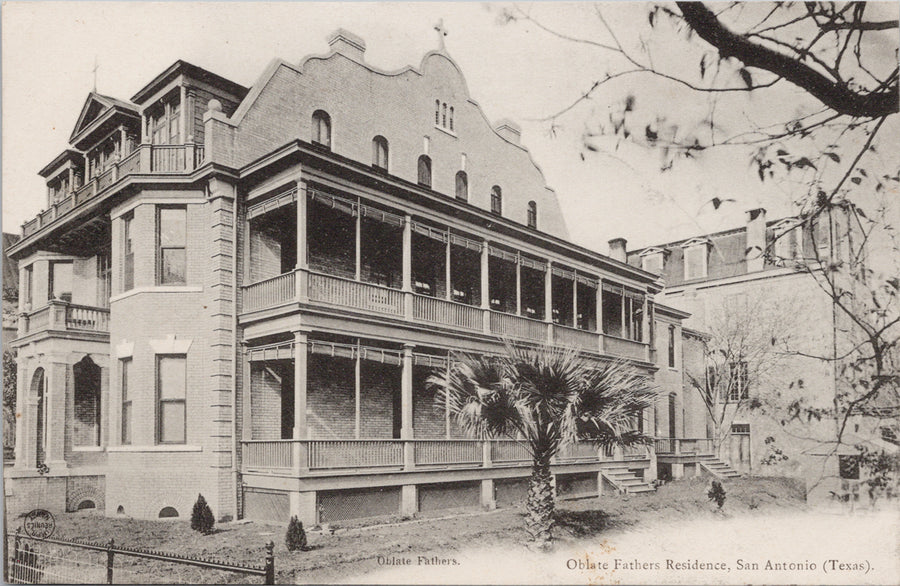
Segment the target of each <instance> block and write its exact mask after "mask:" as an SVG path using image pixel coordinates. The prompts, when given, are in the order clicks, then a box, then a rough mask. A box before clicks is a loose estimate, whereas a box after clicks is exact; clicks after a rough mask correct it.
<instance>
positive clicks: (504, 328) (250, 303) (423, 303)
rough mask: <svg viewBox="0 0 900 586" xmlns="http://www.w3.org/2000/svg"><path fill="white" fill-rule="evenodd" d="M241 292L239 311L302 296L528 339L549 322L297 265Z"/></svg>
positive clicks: (624, 346) (566, 332)
mask: <svg viewBox="0 0 900 586" xmlns="http://www.w3.org/2000/svg"><path fill="white" fill-rule="evenodd" d="M242 293H243V294H242V299H243V302H242V307H241V311H242V312H244V313H248V312H254V311H260V310H264V309H271V308H275V307H279V306H282V305H286V304H289V303H292V302H298V301H300V300H308V301H309V302H310V303H314V304H320V303H321V304H327V305H334V306H340V307H348V308H352V309H357V310H362V311H365V312H372V313H377V314H383V315H390V316H395V317H399V318H403V319H407V320H415V321H418V322H428V323H434V324H443V325H447V326H451V327H453V328H458V329H461V330H467V331H471V332H480V333H483V334H487V335H494V336H497V337H500V338H512V339H515V340H522V341H530V342H546V341H547V339H548V328H549V325H550V324H548V323H547V322H543V321H538V320H535V319H531V318H527V317H523V316H519V315H512V314H508V313H501V312H497V311H493V310H488V309H484V308H481V307H476V306H472V305H466V304H463V303H457V302H455V301H449V300H446V299H437V298H435V297H428V296H425V295H418V294H414V293H411V292H404V291H400V290H398V289H391V288H389V287H384V286H382V285H375V284H373V283H365V282H362V281H355V280H353V279H347V278H344V277H338V276H335V275H327V274H324V273H318V272H312V271H308V270H303V269H301V270H296V271H290V272H288V273H284V274H281V275H277V276H275V277H271V278H268V279H265V280H263V281H259V282H256V283H252V284H250V285H245V286H244V287H243V288H242ZM304 293H305V294H304ZM485 315H487V318H485ZM552 341H553V342H554V343H556V344H561V345H567V346H574V347H576V348H579V349H581V350H585V351H588V352H594V353H598V352H599V353H603V354H608V355H611V356H620V357H623V358H633V359H636V360H647V357H648V350H647V344H644V343H642V342H635V341H632V340H625V339H622V338H615V337H611V336H607V335H603V334H600V333H597V332H589V331H585V330H578V329H575V328H571V327H567V326H561V325H558V324H554V325H553V340H552Z"/></svg>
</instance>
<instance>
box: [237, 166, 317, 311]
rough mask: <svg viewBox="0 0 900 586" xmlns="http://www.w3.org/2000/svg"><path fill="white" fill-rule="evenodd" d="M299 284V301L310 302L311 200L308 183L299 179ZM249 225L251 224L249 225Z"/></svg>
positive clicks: (297, 293)
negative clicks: (308, 193)
mask: <svg viewBox="0 0 900 586" xmlns="http://www.w3.org/2000/svg"><path fill="white" fill-rule="evenodd" d="M296 183H297V265H296V271H297V282H296V283H295V285H296V295H297V299H298V300H299V301H300V302H301V303H303V302H305V301H308V300H309V290H308V286H307V285H308V282H309V274H308V273H309V258H308V250H309V231H308V224H307V218H308V208H309V200H308V198H307V194H306V182H305V181H302V180H300V178H299V177H298V178H297V181H296ZM248 225H249V223H248ZM249 236H250V232H249V230H248V232H247V237H248V239H249Z"/></svg>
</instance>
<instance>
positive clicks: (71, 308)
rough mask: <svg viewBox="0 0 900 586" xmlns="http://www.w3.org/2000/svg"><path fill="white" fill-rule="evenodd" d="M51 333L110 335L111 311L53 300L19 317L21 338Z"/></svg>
mask: <svg viewBox="0 0 900 586" xmlns="http://www.w3.org/2000/svg"><path fill="white" fill-rule="evenodd" d="M50 331H53V332H90V333H97V334H109V309H108V308H105V307H91V306H87V305H75V304H73V303H68V302H66V301H60V300H58V299H51V300H49V301H48V302H47V305H45V306H43V307H39V308H38V309H35V310H34V311H30V312H25V313H22V314H21V315H20V316H19V338H22V337H25V336H28V335H31V334H35V333H38V332H50Z"/></svg>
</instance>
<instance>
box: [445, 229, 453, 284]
mask: <svg viewBox="0 0 900 586" xmlns="http://www.w3.org/2000/svg"><path fill="white" fill-rule="evenodd" d="M450 246H451V244H450V229H449V228H448V229H447V248H446V249H445V253H444V278H445V279H446V281H447V285H446V287H444V288H445V289H446V293H447V294H446V297H447V300H448V301H450V300H452V299H453V285H452V279H453V274H452V273H451V272H450V257H451V256H452V254H451V251H450Z"/></svg>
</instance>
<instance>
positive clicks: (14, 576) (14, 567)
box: [9, 527, 22, 581]
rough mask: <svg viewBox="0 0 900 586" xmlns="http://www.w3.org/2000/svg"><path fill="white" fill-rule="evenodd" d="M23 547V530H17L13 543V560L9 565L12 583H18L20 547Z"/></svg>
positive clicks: (19, 528)
mask: <svg viewBox="0 0 900 586" xmlns="http://www.w3.org/2000/svg"><path fill="white" fill-rule="evenodd" d="M21 545H22V528H21V527H18V528H16V537H15V540H14V541H13V558H12V563H11V564H10V565H9V566H10V567H9V570H10V574H9V577H10V581H18V580H19V575H20V570H19V547H21Z"/></svg>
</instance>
